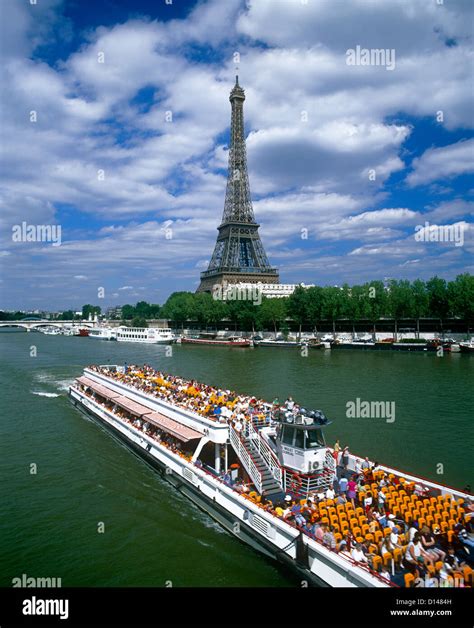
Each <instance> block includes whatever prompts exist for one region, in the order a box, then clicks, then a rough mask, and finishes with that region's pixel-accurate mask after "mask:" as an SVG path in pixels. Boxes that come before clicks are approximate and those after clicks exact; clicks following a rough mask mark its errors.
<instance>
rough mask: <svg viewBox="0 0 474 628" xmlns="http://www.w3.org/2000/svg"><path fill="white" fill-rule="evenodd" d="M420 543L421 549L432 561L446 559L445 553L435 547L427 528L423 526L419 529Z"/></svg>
mask: <svg viewBox="0 0 474 628" xmlns="http://www.w3.org/2000/svg"><path fill="white" fill-rule="evenodd" d="M421 543H422V545H423V549H424V550H425V551H426V552H427V553H428V554H429V555H430V556H431V557H432V559H433V560H434V561H438V560H441V561H444V559H445V558H446V552H443V550H442V549H441V548H439V547H437V545H436V539H435V537H434V535H433V533H432V532H431V530H430V529H429V527H428V526H426V525H424V526H423V527H422V528H421Z"/></svg>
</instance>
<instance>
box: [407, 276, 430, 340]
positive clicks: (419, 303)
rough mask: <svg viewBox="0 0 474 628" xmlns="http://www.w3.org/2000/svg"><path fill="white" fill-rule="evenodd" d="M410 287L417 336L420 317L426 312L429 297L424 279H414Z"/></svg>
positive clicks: (418, 334) (417, 335)
mask: <svg viewBox="0 0 474 628" xmlns="http://www.w3.org/2000/svg"><path fill="white" fill-rule="evenodd" d="M411 289H412V293H413V298H412V312H413V316H414V317H415V318H416V337H417V338H419V337H420V318H422V317H423V316H426V315H427V314H428V308H429V304H430V299H429V295H428V291H427V290H426V284H425V282H424V281H421V279H416V280H415V281H414V282H413V283H412V284H411Z"/></svg>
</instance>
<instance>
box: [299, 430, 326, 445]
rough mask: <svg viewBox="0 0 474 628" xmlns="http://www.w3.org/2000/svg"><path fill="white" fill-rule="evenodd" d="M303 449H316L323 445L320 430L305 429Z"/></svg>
mask: <svg viewBox="0 0 474 628" xmlns="http://www.w3.org/2000/svg"><path fill="white" fill-rule="evenodd" d="M304 433H305V449H317V448H318V447H324V442H323V438H322V435H321V431H320V430H311V431H308V430H305V432H304Z"/></svg>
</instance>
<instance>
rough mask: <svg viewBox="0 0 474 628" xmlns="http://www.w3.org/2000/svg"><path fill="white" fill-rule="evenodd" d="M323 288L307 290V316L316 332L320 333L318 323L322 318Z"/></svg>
mask: <svg viewBox="0 0 474 628" xmlns="http://www.w3.org/2000/svg"><path fill="white" fill-rule="evenodd" d="M322 307H323V288H321V287H320V286H314V287H312V288H307V290H306V316H307V318H308V321H309V322H310V323H311V324H312V325H313V327H314V331H315V332H317V331H318V322H319V321H320V320H321V318H322Z"/></svg>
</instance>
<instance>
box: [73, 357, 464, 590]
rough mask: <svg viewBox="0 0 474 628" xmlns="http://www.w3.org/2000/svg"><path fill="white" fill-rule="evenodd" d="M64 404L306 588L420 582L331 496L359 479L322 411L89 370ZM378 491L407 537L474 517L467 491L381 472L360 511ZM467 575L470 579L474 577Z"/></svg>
mask: <svg viewBox="0 0 474 628" xmlns="http://www.w3.org/2000/svg"><path fill="white" fill-rule="evenodd" d="M69 396H70V399H71V402H72V403H73V405H74V406H75V407H76V408H77V409H78V410H80V411H81V412H82V413H83V414H85V415H87V416H89V417H92V418H93V419H94V420H96V421H97V422H98V423H99V424H100V425H102V426H103V427H104V428H106V429H107V430H108V431H109V432H111V433H112V434H113V435H114V436H116V437H117V438H118V439H120V440H121V441H122V442H124V443H125V444H126V445H127V446H128V447H129V448H130V449H132V450H133V451H134V452H136V453H137V454H138V455H139V456H140V457H142V458H143V459H144V460H145V461H146V462H147V463H148V464H149V465H150V466H152V467H153V468H155V469H156V470H158V471H159V472H160V473H161V474H162V477H163V478H164V479H166V480H167V481H168V482H170V484H172V485H173V486H174V487H175V488H176V489H177V490H179V491H180V493H181V494H182V495H184V496H185V497H187V498H188V499H189V500H190V501H192V502H193V503H194V504H196V505H197V506H198V507H200V508H201V509H202V510H204V511H206V512H207V513H208V514H209V515H210V516H212V517H213V518H214V519H215V520H216V521H218V522H219V523H220V524H221V525H222V526H223V527H224V528H225V529H226V530H228V531H229V532H230V533H231V534H232V535H234V536H235V537H236V538H238V539H239V540H240V541H243V542H245V543H247V544H249V545H250V546H251V547H253V548H254V549H256V550H259V551H260V552H262V553H263V554H265V555H266V556H267V557H271V558H273V559H275V560H277V561H280V562H282V563H284V564H286V565H288V566H290V567H291V568H292V569H293V570H294V571H295V572H296V573H297V574H298V575H299V577H301V578H302V579H303V580H304V581H306V582H311V583H314V584H317V585H323V586H334V587H342V586H349V587H389V586H413V581H414V576H413V575H412V574H410V573H409V572H407V571H406V570H400V569H399V560H400V556H401V555H402V550H394V551H393V552H385V553H383V555H379V554H377V553H376V550H377V545H375V543H374V540H375V539H377V538H379V537H378V536H377V535H380V538H384V536H385V537H386V536H387V528H384V527H383V525H382V526H381V527H380V531H375V532H374V533H369V532H368V529H369V526H368V525H367V524H366V523H365V517H366V511H365V510H364V508H362V507H360V506H356V507H355V505H354V501H352V502H351V501H346V502H345V503H343V504H339V505H338V504H337V503H336V502H335V501H334V499H330V498H327V496H326V491H327V490H328V489H329V490H330V489H332V487H333V483H334V479H335V477H336V475H337V476H339V475H340V474H341V473H354V472H355V471H356V469H357V468H358V467H357V465H358V464H360V460H359V459H358V458H357V457H356V456H354V455H352V454H349V455H348V456H347V461H346V463H347V464H346V467H347V471H346V470H344V471H341V469H342V467H340V466H337V453H335V451H334V450H333V449H332V448H330V447H328V446H327V445H326V443H325V439H324V427H325V426H326V425H328V424H329V421H328V419H327V418H326V417H325V415H324V414H323V413H322V412H321V411H317V410H316V411H308V410H306V409H303V408H301V407H299V406H298V405H297V404H295V403H294V402H291V403H290V404H289V403H286V404H285V405H284V406H278V405H275V402H274V403H273V404H269V403H266V402H264V401H262V400H257V399H250V398H249V399H248V400H247V399H246V398H244V397H243V396H239V397H238V396H237V395H236V394H235V393H231V392H230V391H223V390H218V389H216V388H212V387H210V386H207V385H203V384H199V383H197V382H195V381H187V380H185V379H183V378H180V377H177V376H173V375H168V374H165V373H161V372H157V371H155V370H153V369H152V368H151V367H149V366H143V367H138V366H117V365H104V366H90V367H87V368H85V369H84V373H83V374H82V375H81V376H80V377H78V378H77V380H76V381H75V382H74V384H72V385H71V386H70V388H69ZM242 404H243V405H242ZM245 408H246V409H245ZM243 409H245V411H244V410H243ZM224 410H226V412H225V413H224ZM243 412H244V414H243ZM242 416H244V417H245V420H243V421H242V420H241V417H242ZM359 472H360V471H359ZM385 479H386V482H385V483H384V484H382V482H381V480H385ZM379 480H380V484H378V482H379ZM378 491H381V492H383V493H384V494H385V501H386V507H387V508H389V509H390V511H391V512H392V513H393V514H394V516H396V517H397V524H398V525H400V526H401V527H402V529H403V530H404V531H405V529H406V528H407V525H408V523H409V522H411V521H413V517H414V516H416V517H421V518H419V519H417V523H418V524H419V525H422V524H423V523H424V524H428V525H430V526H431V525H432V524H435V525H439V527H440V528H441V529H442V531H443V533H445V534H451V535H454V534H456V527H457V526H458V524H459V523H462V522H463V521H464V514H465V513H466V512H467V510H466V508H467V507H470V496H469V495H468V494H466V493H463V492H461V491H458V490H456V489H451V488H449V487H446V486H443V485H441V484H437V483H435V482H431V481H429V480H425V479H422V478H420V477H417V476H414V475H412V474H405V473H403V474H402V473H401V472H400V471H398V470H396V469H393V468H390V467H385V466H380V465H379V466H377V467H376V468H375V467H374V468H373V469H370V473H368V474H366V475H364V476H363V480H362V481H361V485H360V488H359V491H358V494H357V495H356V496H355V498H354V499H355V500H357V503H358V504H363V503H364V499H365V496H366V495H367V494H370V495H371V496H374V497H375V498H376V497H377V492H378ZM310 498H311V500H312V501H310ZM329 524H330V525H331V527H332V530H333V531H335V532H333V531H332V532H331V533H330V537H331V539H334V546H333V545H332V544H331V543H328V541H327V540H325V539H326V533H325V536H324V537H323V538H322V540H321V538H320V537H318V535H317V533H315V531H314V530H315V526H320V527H322V528H323V529H325V530H328V529H329ZM377 525H378V524H377ZM388 530H389V531H390V528H388ZM404 535H405V536H406V532H404ZM401 539H402V535H400V537H399V540H400V541H401ZM364 541H367V542H369V541H372V545H370V546H369V547H375V550H373V552H375V553H373V554H372V558H371V560H370V561H368V560H367V561H365V562H364V561H360V560H356V559H355V558H354V556H353V555H352V553H351V551H350V545H351V543H353V542H357V543H360V542H364ZM406 542H408V540H407V539H406ZM463 577H466V578H467V579H469V578H470V577H472V570H471V571H470V572H469V571H467V570H466V572H465V574H464V576H463Z"/></svg>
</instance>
